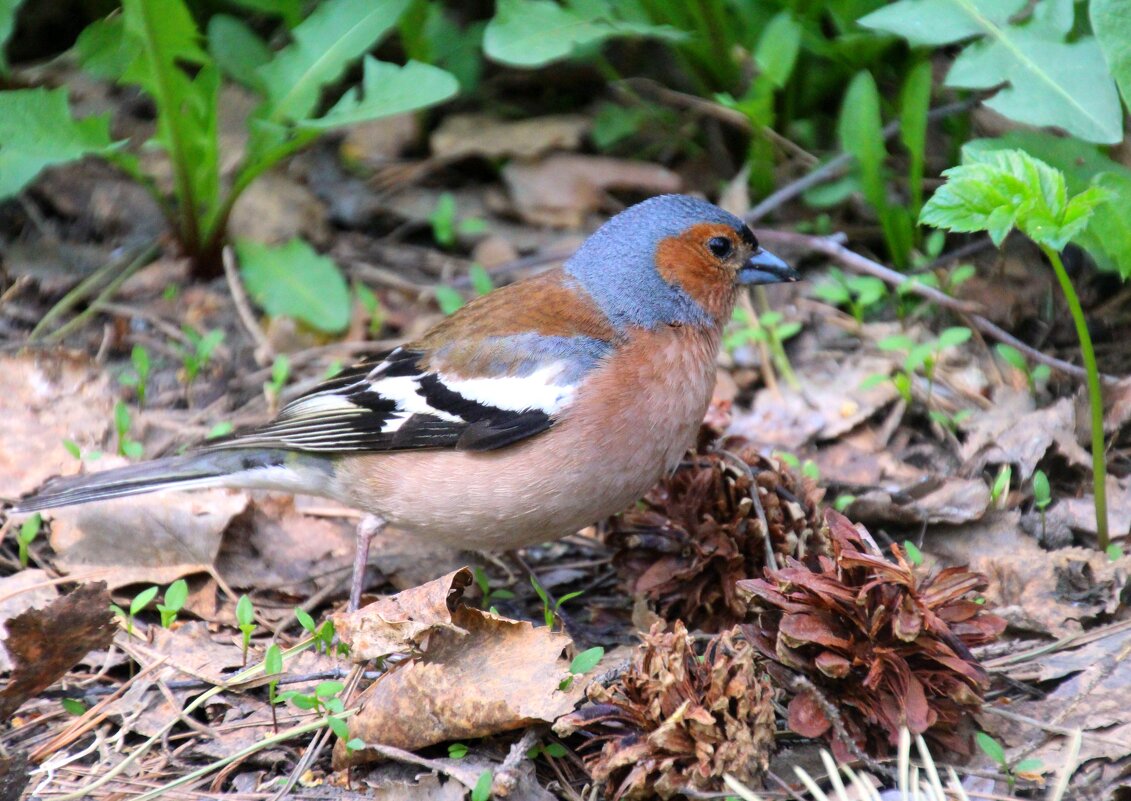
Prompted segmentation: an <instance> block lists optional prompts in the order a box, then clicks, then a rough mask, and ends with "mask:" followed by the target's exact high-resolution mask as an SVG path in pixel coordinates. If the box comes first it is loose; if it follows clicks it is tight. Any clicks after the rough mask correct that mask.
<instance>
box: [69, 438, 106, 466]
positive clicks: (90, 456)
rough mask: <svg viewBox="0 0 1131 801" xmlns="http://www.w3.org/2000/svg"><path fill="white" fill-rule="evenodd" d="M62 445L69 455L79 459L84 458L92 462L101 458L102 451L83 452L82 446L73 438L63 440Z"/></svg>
mask: <svg viewBox="0 0 1131 801" xmlns="http://www.w3.org/2000/svg"><path fill="white" fill-rule="evenodd" d="M63 447H64V448H65V449H66V451H67V453H69V454H71V456H73V457H75V458H76V459H78V460H79V461H83V460H86V461H88V462H93V461H94V460H96V459H101V458H102V451H87V452H86V453H83V452H82V448H81V447H79V444H78V443H77V442H75V441H74V440H73V439H65V440H63Z"/></svg>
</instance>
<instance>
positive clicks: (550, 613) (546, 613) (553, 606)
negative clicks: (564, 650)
mask: <svg viewBox="0 0 1131 801" xmlns="http://www.w3.org/2000/svg"><path fill="white" fill-rule="evenodd" d="M530 586H532V587H533V588H534V592H535V593H537V594H538V597H539V598H540V599H541V601H542V618H543V620H545V621H546V628H553V627H554V622H555V621H556V620H557V619H558V613H559V612H560V611H561V608H562V604H564V603H565V602H566V601H572V600H573V599H574V598H577V597H578V596H580V595H581V594H582V592H583V591H582V590H578V591H577V592H569V593H566V594H565V595H563V596H562V597H561V598H558V599H557V600H556V601H551V600H550V594H549V593H548V592H546V590H545V589H544V588H543V587H542V585H541V584H539V583H538V579H536V578H534V576H531V577H530ZM496 597H498V594H497V593H496Z"/></svg>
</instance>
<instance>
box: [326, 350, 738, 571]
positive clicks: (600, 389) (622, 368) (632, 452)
mask: <svg viewBox="0 0 1131 801" xmlns="http://www.w3.org/2000/svg"><path fill="white" fill-rule="evenodd" d="M702 339H703V341H701V342H699V341H697V342H696V343H695V345H696V347H695V348H694V349H692V350H689V349H688V347H687V343H686V342H684V343H680V342H679V341H678V340H677V339H676V338H675V337H674V336H673V333H672V332H667V331H665V332H661V333H660V334H655V335H653V334H650V335H648V336H647V338H643V337H640V338H637V339H636V340H634V343H633V345H631V346H629V347H628V348H623V349H622V350H621V351H620V352H619V353H618V355H617V356H616V357H614V358H613V359H612V360H610V363H609V364H607V365H605V366H603V367H601V368H599V369H598V371H597V373H596V374H594V375H593V376H592V377H591V379H590V380H589V381H588V382H586V384H585V385H584V386H583V387H582V388H581V389H580V390H579V392H578V396H577V400H576V402H575V404H574V405H573V407H572V409H571V413H570V414H568V415H566V416H564V417H563V419H562V420H561V421H560V422H558V423H557V424H556V425H555V426H554V428H552V429H551V430H550V431H548V432H546V433H544V434H541V435H538V436H535V437H532V438H531V439H529V440H526V441H524V442H520V443H517V444H515V445H511V446H509V447H506V448H501V449H499V450H495V451H486V452H478V453H476V452H467V451H440V450H437V451H427V452H422V451H416V452H401V453H390V454H372V455H368V456H364V457H357V458H353V459H350V460H347V461H345V462H343V463H342V464H341V467H340V471H341V479H342V484H343V486H344V488H345V489H346V494H347V495H353V497H347V498H345V500H347V501H349V502H351V503H353V504H354V505H356V506H358V507H359V508H362V509H366V510H367V511H370V512H373V513H375V514H378V515H381V516H382V517H384V518H385V519H387V520H388V521H389V522H390V523H391V524H393V525H395V526H398V527H400V528H403V529H406V530H408V531H412V532H415V533H417V534H418V535H419V536H422V537H426V538H428V539H432V540H437V541H440V542H444V543H447V544H450V545H453V546H456V547H461V548H477V549H497V550H506V549H511V548H519V547H523V546H525V545H530V544H533V543H537V542H544V541H546V540H551V539H555V538H557V537H561V536H565V535H566V534H570V533H573V532H575V531H577V530H578V529H580V528H583V527H584V526H587V525H589V524H591V523H593V522H595V521H597V520H599V519H601V518H603V517H606V516H608V515H611V514H615V513H617V512H620V511H622V510H624V509H625V508H627V507H628V506H629V505H630V504H631V503H632V502H633V501H635V500H637V499H638V498H640V497H641V496H642V495H644V493H645V492H647V491H648V489H650V488H651V487H652V485H653V484H654V483H655V482H656V481H657V479H659V477H660V476H661V475H662V474H663V473H664V472H665V471H668V470H671V469H674V467H675V466H676V465H677V464H678V462H679V460H680V458H681V456H682V455H683V453H684V452H685V450H686V449H687V447H688V446H689V445H690V444H691V442H692V440H693V439H694V436H695V433H696V432H697V430H698V427H699V424H700V422H701V421H702V419H703V414H704V412H705V411H706V407H707V404H708V402H709V400H710V396H711V391H712V389H713V387H714V353H715V347H716V341H717V340H715V339H714V338H713V337H709V336H704V337H703V338H702ZM641 340H644V341H641ZM633 351H636V352H635V353H634V352H633ZM618 362H619V364H618ZM354 487H356V488H358V489H357V491H356V495H354V493H352V492H351V491H350V488H354Z"/></svg>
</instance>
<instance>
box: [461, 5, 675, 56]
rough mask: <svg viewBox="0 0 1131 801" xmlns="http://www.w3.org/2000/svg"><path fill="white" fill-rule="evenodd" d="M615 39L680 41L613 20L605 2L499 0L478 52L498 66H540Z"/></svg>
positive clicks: (661, 29) (670, 32) (662, 30)
mask: <svg viewBox="0 0 1131 801" xmlns="http://www.w3.org/2000/svg"><path fill="white" fill-rule="evenodd" d="M618 36H653V37H661V38H664V39H668V40H672V41H675V40H679V39H682V38H683V34H682V33H680V32H678V31H676V30H674V29H672V28H669V27H666V26H657V25H648V24H646V23H636V22H624V21H621V20H618V19H616V18H614V17H613V15H612V11H611V8H610V6H609V5H608V4H606V3H604V2H585V3H580V2H578V3H574V4H572V5H570V6H568V7H566V6H561V5H558V4H557V3H555V2H553V0H498V2H497V3H496V4H495V16H494V18H492V20H491V21H490V22H489V23H487V28H486V30H484V31H483V52H484V53H486V54H487V57H488V58H491V59H493V60H495V61H498V62H500V63H503V64H510V65H512V66H515V67H543V66H545V65H546V64H549V63H551V62H553V61H558V60H560V59H563V58H567V57H569V56H571V55H573V54H574V53H575V52H576V51H577V50H578V49H580V48H582V47H586V46H590V45H595V44H598V43H600V42H603V41H605V40H606V39H611V38H613V37H618Z"/></svg>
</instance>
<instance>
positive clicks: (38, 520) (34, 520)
mask: <svg viewBox="0 0 1131 801" xmlns="http://www.w3.org/2000/svg"><path fill="white" fill-rule="evenodd" d="M42 525H43V516H42V515H40V514H39V512H36V513H35V514H33V515H32V516H31V517H29V518H28V519H27V520H25V521H24V522H23V523H21V524H20V530H19V533H18V534H16V545H17V547H18V548H19V556H20V567H21V568H23V567H27V563H28V548H29V547H30V546H31V543H32V542H33V541H34V540H35V538H36V537H38V536H39V529H40V528H41V527H42Z"/></svg>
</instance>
